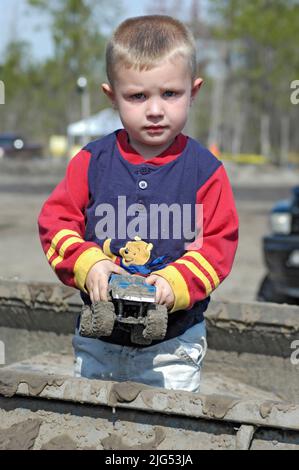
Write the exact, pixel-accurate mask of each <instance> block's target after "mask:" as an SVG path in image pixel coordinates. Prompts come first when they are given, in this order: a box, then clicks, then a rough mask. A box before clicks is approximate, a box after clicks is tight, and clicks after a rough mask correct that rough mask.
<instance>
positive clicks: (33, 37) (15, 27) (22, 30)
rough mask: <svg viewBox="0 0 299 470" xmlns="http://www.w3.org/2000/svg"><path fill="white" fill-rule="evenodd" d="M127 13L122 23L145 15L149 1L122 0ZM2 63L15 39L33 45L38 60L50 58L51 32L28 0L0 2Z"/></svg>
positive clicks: (0, 54)
mask: <svg viewBox="0 0 299 470" xmlns="http://www.w3.org/2000/svg"><path fill="white" fill-rule="evenodd" d="M122 3H123V10H124V12H125V14H124V16H123V17H120V18H119V19H120V21H121V20H122V19H125V18H126V17H129V16H139V15H142V14H144V13H145V10H146V6H148V4H149V0H122ZM0 12H1V13H0V62H1V56H2V54H3V51H4V50H5V46H6V45H7V42H9V41H10V40H12V39H13V38H17V39H25V40H28V41H29V42H30V43H31V44H32V51H33V55H34V57H35V58H37V59H43V58H44V57H47V56H50V55H51V51H52V46H51V39H50V31H49V28H48V25H47V18H46V17H45V15H41V14H40V13H37V12H35V13H34V14H33V13H32V10H30V15H29V9H28V7H26V0H0Z"/></svg>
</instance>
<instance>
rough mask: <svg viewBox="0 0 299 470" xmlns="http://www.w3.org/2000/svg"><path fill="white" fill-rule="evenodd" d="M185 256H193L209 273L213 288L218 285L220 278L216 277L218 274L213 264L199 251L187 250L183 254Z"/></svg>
mask: <svg viewBox="0 0 299 470" xmlns="http://www.w3.org/2000/svg"><path fill="white" fill-rule="evenodd" d="M185 256H190V257H191V258H194V259H195V260H196V261H197V262H198V263H199V264H200V265H201V266H202V267H203V268H204V269H205V270H206V271H207V273H209V274H210V276H211V278H212V279H213V282H214V285H215V288H216V287H217V286H219V284H220V279H219V277H218V274H217V273H216V271H215V269H214V268H213V266H212V265H211V264H210V263H209V261H208V260H207V259H206V258H204V257H203V256H202V255H201V254H200V253H198V252H197V251H187V252H186V253H185V254H184V255H183V258H184V257H185Z"/></svg>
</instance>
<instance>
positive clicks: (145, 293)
mask: <svg viewBox="0 0 299 470" xmlns="http://www.w3.org/2000/svg"><path fill="white" fill-rule="evenodd" d="M108 291H109V300H108V302H104V301H100V302H95V303H94V304H92V305H91V306H89V305H85V306H84V307H83V309H82V314H81V321H80V328H79V333H80V335H82V336H88V337H91V338H99V337H101V336H110V335H111V333H112V331H113V328H115V327H116V326H117V325H118V326H119V327H123V328H124V329H128V328H129V329H130V337H131V341H132V342H133V343H135V344H145V345H146V344H151V342H152V341H153V340H162V339H163V338H164V337H165V334H166V330H167V321H168V312H167V308H166V307H165V306H163V305H157V304H156V303H155V294H156V288H155V287H154V286H151V285H149V284H146V283H145V279H144V278H143V277H141V276H135V275H134V276H130V275H129V276H125V275H119V274H112V275H111V277H110V280H109V286H108Z"/></svg>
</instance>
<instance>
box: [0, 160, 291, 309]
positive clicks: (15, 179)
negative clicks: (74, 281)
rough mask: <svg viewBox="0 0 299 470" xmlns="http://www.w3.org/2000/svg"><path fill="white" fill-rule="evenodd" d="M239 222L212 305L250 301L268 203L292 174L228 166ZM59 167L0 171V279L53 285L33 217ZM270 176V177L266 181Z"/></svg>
mask: <svg viewBox="0 0 299 470" xmlns="http://www.w3.org/2000/svg"><path fill="white" fill-rule="evenodd" d="M227 169H228V173H229V175H230V177H231V180H232V183H233V187H234V192H235V196H236V203H237V208H238V212H239V218H240V242H239V248H238V252H237V256H236V260H235V264H234V267H233V270H232V272H231V275H230V277H229V278H228V279H226V280H225V281H224V283H223V284H222V285H221V286H220V287H219V288H218V289H217V290H216V292H215V293H214V294H213V298H214V299H215V300H234V301H246V300H248V301H250V300H254V299H255V295H256V292H257V288H258V285H259V283H260V281H261V279H262V278H263V275H264V273H265V268H264V265H263V258H262V244H261V239H262V236H263V235H264V234H265V233H267V231H268V214H269V210H270V208H271V206H272V205H273V203H274V202H275V201H276V200H277V199H278V198H280V197H285V196H287V195H288V193H289V188H290V187H292V186H293V185H294V183H295V181H298V180H299V179H298V174H297V173H296V172H294V171H289V172H286V173H285V174H282V173H281V172H279V170H276V172H275V171H274V170H273V169H271V170H269V171H268V172H267V173H265V172H264V173H263V177H262V176H261V170H260V169H255V168H251V167H245V168H238V167H232V166H229V167H228V168H227ZM62 174H63V173H62V166H58V167H55V165H54V166H53V165H52V166H51V165H50V171H47V164H46V163H45V162H43V164H39V165H38V168H36V164H35V163H31V164H27V165H25V166H24V165H22V166H21V165H16V167H14V166H13V165H12V164H10V165H8V166H7V165H5V166H4V167H3V166H1V165H0V214H1V216H0V240H1V243H0V260H1V263H0V278H3V279H16V280H25V281H30V280H33V281H49V282H56V280H57V279H56V276H55V274H54V273H53V271H52V270H51V268H50V267H49V265H48V264H47V261H46V258H45V256H44V254H43V252H42V250H41V246H40V242H39V237H38V232H37V223H36V221H37V216H38V213H39V211H40V208H41V206H42V204H43V202H44V200H45V199H46V198H47V195H48V194H49V192H50V190H51V188H52V187H54V185H55V183H57V182H58V181H59V179H60V177H61V176H62ZM269 174H270V176H269Z"/></svg>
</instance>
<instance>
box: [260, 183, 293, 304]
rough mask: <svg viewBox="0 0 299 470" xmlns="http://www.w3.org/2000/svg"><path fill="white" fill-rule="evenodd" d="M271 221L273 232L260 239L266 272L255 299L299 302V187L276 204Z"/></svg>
mask: <svg viewBox="0 0 299 470" xmlns="http://www.w3.org/2000/svg"><path fill="white" fill-rule="evenodd" d="M270 222H271V229H272V233H271V234H270V235H267V236H265V237H264V238H263V249H264V259H265V263H266V266H267V268H268V273H267V275H266V276H265V278H264V279H263V281H262V283H261V286H260V289H259V291H258V294H257V299H258V300H260V301H266V302H277V303H291V304H299V186H296V187H294V188H293V190H292V195H291V197H290V199H289V200H286V201H279V202H277V203H276V204H275V206H274V207H273V209H272V212H271V215H270Z"/></svg>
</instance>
